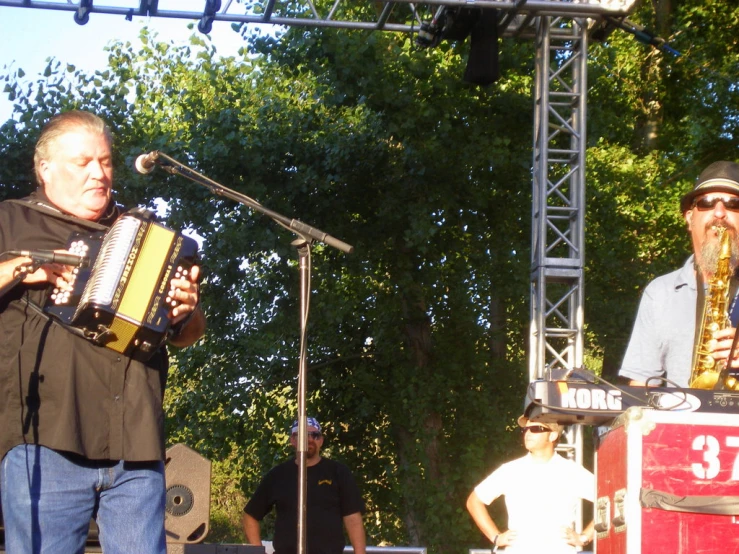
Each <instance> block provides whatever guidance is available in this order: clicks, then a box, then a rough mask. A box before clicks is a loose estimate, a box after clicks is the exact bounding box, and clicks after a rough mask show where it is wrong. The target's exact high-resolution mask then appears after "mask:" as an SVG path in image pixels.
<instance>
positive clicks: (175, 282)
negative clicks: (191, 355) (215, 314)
mask: <svg viewBox="0 0 739 554" xmlns="http://www.w3.org/2000/svg"><path fill="white" fill-rule="evenodd" d="M199 279H200V268H199V267H198V266H196V265H195V266H192V268H190V271H189V272H185V273H183V274H182V275H181V276H176V277H175V278H174V279H172V280H171V281H170V297H171V299H172V300H173V301H174V302H173V304H174V307H173V308H172V309H171V310H170V312H169V318H170V319H171V320H172V327H173V328H174V329H176V334H174V335H173V336H172V337H171V338H170V339H169V342H170V344H172V345H173V346H179V347H184V346H190V345H191V344H192V343H194V342H195V341H196V340H198V339H199V338H200V337H202V336H203V333H205V316H204V315H203V312H202V311H201V310H200V286H199V285H198V281H199ZM178 325H179V329H178V328H177V327H178Z"/></svg>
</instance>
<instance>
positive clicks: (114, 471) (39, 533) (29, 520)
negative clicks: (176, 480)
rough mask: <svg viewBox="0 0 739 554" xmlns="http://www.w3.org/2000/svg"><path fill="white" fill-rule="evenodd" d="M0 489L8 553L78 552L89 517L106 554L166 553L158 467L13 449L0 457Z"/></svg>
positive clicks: (161, 477) (29, 448)
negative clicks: (96, 528) (97, 531)
mask: <svg viewBox="0 0 739 554" xmlns="http://www.w3.org/2000/svg"><path fill="white" fill-rule="evenodd" d="M0 492H1V493H2V506H3V519H4V520H5V550H6V552H8V554H26V553H28V554H60V553H64V554H75V553H83V552H84V551H85V542H86V540H87V532H88V529H89V526H90V519H91V518H92V517H95V519H96V521H97V525H98V528H99V533H100V534H99V539H100V544H101V546H102V549H103V551H104V552H105V553H106V554H132V553H134V552H135V553H137V554H166V550H167V547H166V543H165V537H164V505H165V498H166V496H165V495H166V493H165V484H164V464H163V463H162V462H115V461H110V462H108V461H91V460H86V459H85V458H82V457H80V456H76V455H68V454H61V453H59V452H56V451H54V450H50V449H49V448H45V447H43V446H34V445H21V446H16V447H15V448H13V449H12V450H11V451H10V452H8V453H7V454H6V455H5V458H3V461H2V465H0Z"/></svg>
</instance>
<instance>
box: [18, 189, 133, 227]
mask: <svg viewBox="0 0 739 554" xmlns="http://www.w3.org/2000/svg"><path fill="white" fill-rule="evenodd" d="M6 202H10V203H12V204H19V205H21V206H25V207H27V208H30V209H32V210H35V211H37V212H41V213H44V214H46V215H50V216H52V217H55V218H56V219H61V220H64V221H69V222H70V223H75V224H77V225H81V226H82V227H87V228H88V229H92V230H94V231H107V230H108V229H109V228H110V226H109V225H103V224H101V223H97V222H95V221H88V220H86V219H80V218H78V217H74V216H73V215H68V214H65V213H64V212H63V211H61V210H60V209H59V208H55V207H54V206H52V205H51V204H47V203H46V202H44V201H43V200H42V199H40V198H38V197H36V195H35V194H32V195H31V196H26V197H25V198H17V199H16V198H12V199H9V200H6ZM118 215H119V210H118V207H117V206H115V205H114V204H113V205H112V206H111V208H110V209H109V210H108V211H107V212H106V214H105V215H104V216H103V217H102V218H101V219H103V220H108V219H109V218H112V219H113V220H114V219H116V218H117V217H118Z"/></svg>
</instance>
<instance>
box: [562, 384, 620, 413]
mask: <svg viewBox="0 0 739 554" xmlns="http://www.w3.org/2000/svg"><path fill="white" fill-rule="evenodd" d="M562 407H563V408H577V409H579V410H621V409H622V408H621V391H617V390H609V391H604V390H600V389H593V390H590V389H578V388H570V389H568V390H567V392H565V393H564V394H563V395H562Z"/></svg>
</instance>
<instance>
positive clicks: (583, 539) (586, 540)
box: [578, 533, 590, 544]
mask: <svg viewBox="0 0 739 554" xmlns="http://www.w3.org/2000/svg"><path fill="white" fill-rule="evenodd" d="M578 538H579V539H580V542H581V543H583V544H588V543H589V542H590V539H589V538H588V536H587V535H586V534H585V533H581V534H580V536H579V537H578Z"/></svg>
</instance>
